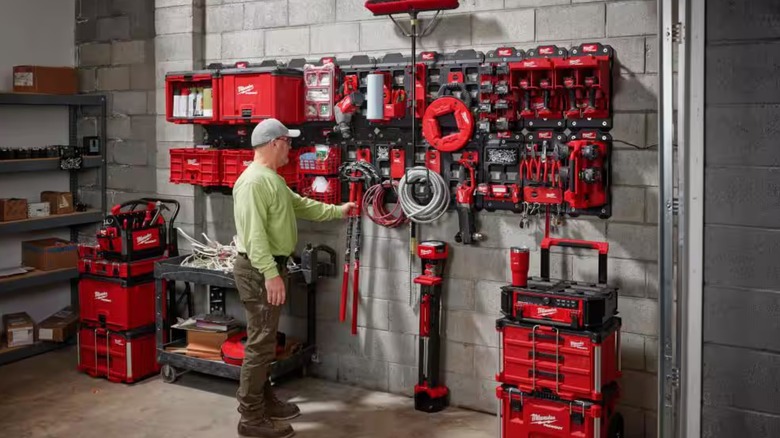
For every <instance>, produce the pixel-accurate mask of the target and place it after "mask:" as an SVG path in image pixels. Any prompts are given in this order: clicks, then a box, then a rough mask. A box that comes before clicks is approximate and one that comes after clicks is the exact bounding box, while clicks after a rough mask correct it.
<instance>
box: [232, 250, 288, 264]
mask: <svg viewBox="0 0 780 438" xmlns="http://www.w3.org/2000/svg"><path fill="white" fill-rule="evenodd" d="M238 255H240V256H241V257H243V258H245V259H249V256H248V255H247V253H245V252H240V253H238ZM273 257H274V261H275V262H276V264H277V265H280V266H282V267H285V266H287V259H289V258H290V256H276V255H275V256H273Z"/></svg>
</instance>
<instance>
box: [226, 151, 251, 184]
mask: <svg viewBox="0 0 780 438" xmlns="http://www.w3.org/2000/svg"><path fill="white" fill-rule="evenodd" d="M254 158H255V151H254V150H252V149H224V150H222V160H221V161H222V185H223V186H227V187H233V185H235V183H236V180H237V179H238V177H239V176H241V174H242V173H243V172H244V171H245V170H246V168H247V167H249V165H250V164H252V160H254Z"/></svg>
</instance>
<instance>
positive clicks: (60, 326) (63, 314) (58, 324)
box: [38, 306, 79, 342]
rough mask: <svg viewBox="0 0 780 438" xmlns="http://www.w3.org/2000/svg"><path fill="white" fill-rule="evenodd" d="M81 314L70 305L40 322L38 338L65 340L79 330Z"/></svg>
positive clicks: (43, 339)
mask: <svg viewBox="0 0 780 438" xmlns="http://www.w3.org/2000/svg"><path fill="white" fill-rule="evenodd" d="M78 323H79V314H78V312H77V311H75V310H73V309H72V308H71V307H70V306H68V307H65V308H63V309H62V310H60V311H59V312H57V313H55V314H54V315H52V316H50V317H48V318H46V319H44V320H43V321H41V322H40V323H38V340H39V341H53V342H65V341H67V340H68V339H69V338H70V337H71V336H74V335H75V334H76V331H77V330H78Z"/></svg>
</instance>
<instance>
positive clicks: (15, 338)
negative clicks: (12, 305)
mask: <svg viewBox="0 0 780 438" xmlns="http://www.w3.org/2000/svg"><path fill="white" fill-rule="evenodd" d="M3 327H5V336H6V339H7V340H8V347H21V346H22V345H32V344H34V343H35V321H33V319H32V318H30V315H28V314H27V313H25V312H20V313H9V314H7V315H3Z"/></svg>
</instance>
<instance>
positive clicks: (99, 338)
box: [78, 326, 160, 383]
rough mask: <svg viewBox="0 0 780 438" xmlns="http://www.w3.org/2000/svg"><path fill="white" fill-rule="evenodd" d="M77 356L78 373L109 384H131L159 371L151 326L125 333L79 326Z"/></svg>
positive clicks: (152, 327)
mask: <svg viewBox="0 0 780 438" xmlns="http://www.w3.org/2000/svg"><path fill="white" fill-rule="evenodd" d="M78 352H79V357H78V370H79V371H81V372H84V373H87V374H89V375H90V376H92V377H105V378H107V379H108V380H110V381H112V382H123V383H133V382H137V381H139V380H141V379H143V378H145V377H149V376H151V375H153V374H156V373H157V372H159V371H160V366H159V364H158V363H157V346H156V344H155V333H154V326H148V327H142V328H140V329H136V330H131V331H125V332H112V331H109V330H107V329H104V328H100V327H91V326H82V327H81V329H80V330H79V334H78Z"/></svg>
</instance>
